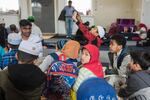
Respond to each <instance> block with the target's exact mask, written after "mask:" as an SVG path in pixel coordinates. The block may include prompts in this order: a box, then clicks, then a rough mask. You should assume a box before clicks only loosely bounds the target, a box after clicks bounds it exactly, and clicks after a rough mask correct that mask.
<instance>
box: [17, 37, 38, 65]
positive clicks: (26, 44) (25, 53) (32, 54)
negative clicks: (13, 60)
mask: <svg viewBox="0 0 150 100" xmlns="http://www.w3.org/2000/svg"><path fill="white" fill-rule="evenodd" d="M39 54H40V48H39V47H38V43H33V42H31V41H24V40H23V41H22V42H21V43H20V45H19V48H18V52H17V55H16V57H17V59H18V63H19V64H35V63H36V59H37V58H38V56H39Z"/></svg>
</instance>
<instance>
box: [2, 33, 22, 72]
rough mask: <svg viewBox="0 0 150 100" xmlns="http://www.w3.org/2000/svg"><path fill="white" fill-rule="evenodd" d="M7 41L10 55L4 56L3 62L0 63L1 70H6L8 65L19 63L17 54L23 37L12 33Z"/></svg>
mask: <svg viewBox="0 0 150 100" xmlns="http://www.w3.org/2000/svg"><path fill="white" fill-rule="evenodd" d="M7 41H8V44H7V46H8V48H9V51H8V53H6V54H4V55H3V56H2V60H1V62H0V68H1V69H4V68H5V67H6V66H8V65H13V64H17V63H18V61H17V59H16V57H15V54H16V52H17V51H18V46H19V44H20V42H21V37H20V35H18V34H16V33H12V34H9V35H8V39H7Z"/></svg>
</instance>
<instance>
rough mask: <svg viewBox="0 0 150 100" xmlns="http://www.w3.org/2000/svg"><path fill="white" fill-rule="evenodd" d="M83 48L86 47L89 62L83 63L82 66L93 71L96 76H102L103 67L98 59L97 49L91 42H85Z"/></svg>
mask: <svg viewBox="0 0 150 100" xmlns="http://www.w3.org/2000/svg"><path fill="white" fill-rule="evenodd" d="M83 48H85V49H87V50H88V51H89V53H90V56H91V58H90V61H89V63H86V64H84V65H83V67H85V68H87V69H88V70H90V71H91V72H93V73H94V74H95V75H96V76H97V77H99V78H103V77H104V74H103V68H102V64H101V62H100V61H99V49H98V48H97V47H96V46H95V45H92V44H87V45H85V46H84V47H83Z"/></svg>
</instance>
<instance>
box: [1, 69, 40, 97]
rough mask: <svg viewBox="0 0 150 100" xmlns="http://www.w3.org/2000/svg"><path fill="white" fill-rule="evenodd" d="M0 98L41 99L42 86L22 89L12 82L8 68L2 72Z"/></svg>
mask: <svg viewBox="0 0 150 100" xmlns="http://www.w3.org/2000/svg"><path fill="white" fill-rule="evenodd" d="M0 80H1V81H0V100H40V96H41V92H42V91H41V87H39V88H36V89H34V90H32V91H31V90H26V91H21V90H18V89H17V88H16V87H15V86H14V85H13V83H12V81H11V78H10V77H9V73H8V70H4V71H1V72H0Z"/></svg>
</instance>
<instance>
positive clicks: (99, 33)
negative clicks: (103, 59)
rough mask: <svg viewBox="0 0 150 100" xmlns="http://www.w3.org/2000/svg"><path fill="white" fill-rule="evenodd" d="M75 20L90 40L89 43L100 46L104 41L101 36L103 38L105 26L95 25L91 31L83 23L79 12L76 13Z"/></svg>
mask: <svg viewBox="0 0 150 100" xmlns="http://www.w3.org/2000/svg"><path fill="white" fill-rule="evenodd" d="M73 20H74V21H75V22H76V24H77V25H78V27H79V29H80V30H81V31H82V33H83V36H84V37H85V38H86V39H87V40H88V43H90V44H94V45H96V46H97V47H100V45H101V44H102V43H103V41H102V39H101V38H103V37H104V35H105V31H104V28H103V27H101V26H94V27H92V28H91V30H90V31H89V29H88V28H87V27H86V26H85V25H84V24H83V23H82V20H81V17H80V15H79V14H78V13H77V12H75V13H74V15H73Z"/></svg>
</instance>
